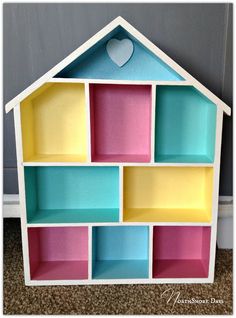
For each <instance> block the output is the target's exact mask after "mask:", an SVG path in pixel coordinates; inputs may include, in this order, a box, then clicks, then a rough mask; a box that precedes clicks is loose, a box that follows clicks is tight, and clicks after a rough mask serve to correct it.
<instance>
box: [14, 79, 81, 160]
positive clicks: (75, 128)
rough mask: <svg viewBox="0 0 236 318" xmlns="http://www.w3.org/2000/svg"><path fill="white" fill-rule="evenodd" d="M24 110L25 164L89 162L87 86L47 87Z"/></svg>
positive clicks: (27, 101)
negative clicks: (26, 162)
mask: <svg viewBox="0 0 236 318" xmlns="http://www.w3.org/2000/svg"><path fill="white" fill-rule="evenodd" d="M20 108H21V126H22V142H23V158H24V161H36V162H38V161H45V162H53V161H78V162H85V161H86V160H87V134H86V130H87V126H86V109H85V90H84V84H78V83H76V84H74V83H73V84H72V83H48V84H45V85H43V86H42V87H40V88H39V89H38V90H36V91H35V92H34V93H33V94H31V95H30V96H29V97H27V98H26V99H25V100H24V101H23V102H22V103H21V107H20Z"/></svg>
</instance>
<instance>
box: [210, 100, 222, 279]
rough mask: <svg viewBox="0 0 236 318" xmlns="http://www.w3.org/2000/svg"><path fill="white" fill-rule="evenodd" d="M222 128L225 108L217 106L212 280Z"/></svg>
mask: <svg viewBox="0 0 236 318" xmlns="http://www.w3.org/2000/svg"><path fill="white" fill-rule="evenodd" d="M216 107H217V105H216ZM222 128H223V110H222V109H221V108H220V107H217V118H216V139H215V160H214V165H213V196H212V226H211V245H210V262H209V279H210V280H211V282H213V281H214V274H215V254H216V234H217V219H218V199H219V180H220V157H221V141H222Z"/></svg>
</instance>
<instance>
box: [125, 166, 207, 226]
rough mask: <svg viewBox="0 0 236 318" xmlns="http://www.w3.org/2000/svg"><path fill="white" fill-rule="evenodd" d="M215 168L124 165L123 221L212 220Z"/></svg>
mask: <svg viewBox="0 0 236 318" xmlns="http://www.w3.org/2000/svg"><path fill="white" fill-rule="evenodd" d="M212 191H213V168H210V167H125V168H124V221H126V222H210V221H211V216H212Z"/></svg>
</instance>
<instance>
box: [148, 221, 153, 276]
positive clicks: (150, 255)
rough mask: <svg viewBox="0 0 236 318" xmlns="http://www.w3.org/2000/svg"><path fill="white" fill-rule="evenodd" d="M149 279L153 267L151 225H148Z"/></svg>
mask: <svg viewBox="0 0 236 318" xmlns="http://www.w3.org/2000/svg"><path fill="white" fill-rule="evenodd" d="M148 256H149V279H152V267H153V225H150V226H149V255H148Z"/></svg>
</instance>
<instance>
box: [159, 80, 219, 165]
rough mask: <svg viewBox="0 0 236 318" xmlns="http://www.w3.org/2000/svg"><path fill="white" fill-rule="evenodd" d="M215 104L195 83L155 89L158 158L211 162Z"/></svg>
mask: <svg viewBox="0 0 236 318" xmlns="http://www.w3.org/2000/svg"><path fill="white" fill-rule="evenodd" d="M215 135H216V105H215V104H213V103H212V102H211V101H210V100H209V99H207V98H206V97H205V96H204V95H202V94H201V93H200V92H198V91H197V90H196V89H195V88H194V87H192V86H158V87H157V89H156V128H155V161H156V162H180V163H181V162H183V163H212V162H214V155H215Z"/></svg>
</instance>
